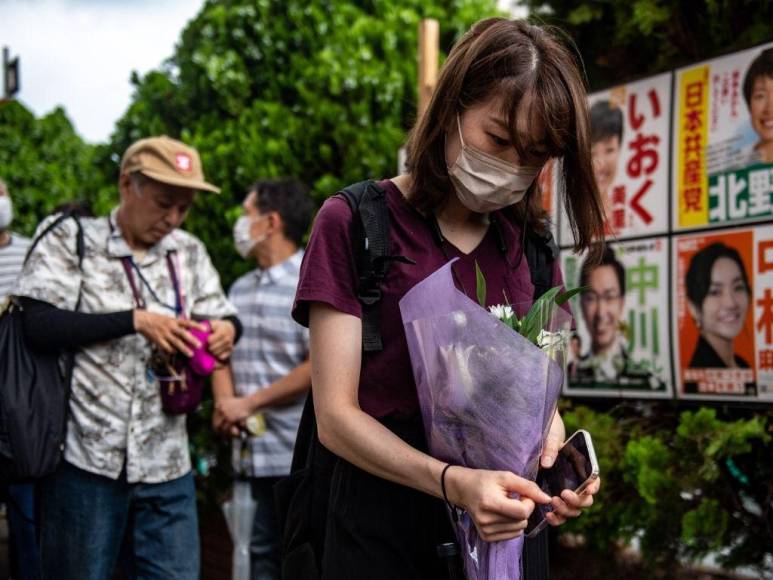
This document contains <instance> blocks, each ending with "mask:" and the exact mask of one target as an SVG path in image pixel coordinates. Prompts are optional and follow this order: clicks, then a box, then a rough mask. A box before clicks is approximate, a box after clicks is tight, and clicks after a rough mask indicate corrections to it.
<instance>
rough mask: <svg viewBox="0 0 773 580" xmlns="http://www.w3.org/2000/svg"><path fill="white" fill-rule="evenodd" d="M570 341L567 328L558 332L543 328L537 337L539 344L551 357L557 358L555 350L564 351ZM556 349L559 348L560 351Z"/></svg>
mask: <svg viewBox="0 0 773 580" xmlns="http://www.w3.org/2000/svg"><path fill="white" fill-rule="evenodd" d="M568 342H569V331H566V330H559V331H558V332H548V331H547V330H541V331H540V333H539V336H538V337H537V346H538V347H539V348H541V349H542V350H543V351H545V352H546V353H547V354H548V356H550V357H551V358H555V357H554V354H553V353H554V352H560V351H563V350H564V348H565V346H566V344H567V343H568ZM556 349H558V351H557V350H556Z"/></svg>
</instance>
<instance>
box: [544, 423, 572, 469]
mask: <svg viewBox="0 0 773 580" xmlns="http://www.w3.org/2000/svg"><path fill="white" fill-rule="evenodd" d="M565 440H566V429H565V428H564V420H563V419H562V418H561V414H560V413H559V412H558V410H556V412H555V413H554V414H553V421H552V422H551V423H550V429H549V430H548V436H547V438H546V439H545V447H544V449H543V450H542V457H540V462H539V464H540V465H541V466H542V467H544V468H545V469H547V468H549V467H553V464H554V463H555V462H556V457H558V450H559V449H561V446H562V445H563V444H564V441H565Z"/></svg>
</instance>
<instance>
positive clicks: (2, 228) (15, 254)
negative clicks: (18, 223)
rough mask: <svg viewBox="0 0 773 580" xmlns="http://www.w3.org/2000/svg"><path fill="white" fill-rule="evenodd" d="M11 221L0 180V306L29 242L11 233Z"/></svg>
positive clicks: (10, 206) (10, 207) (8, 198)
mask: <svg viewBox="0 0 773 580" xmlns="http://www.w3.org/2000/svg"><path fill="white" fill-rule="evenodd" d="M12 221H13V202H12V201H11V196H10V194H9V193H8V187H7V186H6V185H5V182H4V181H3V180H2V179H0V304H3V303H4V302H5V298H6V297H7V296H8V294H9V293H10V291H11V287H12V286H13V283H14V282H15V281H16V277H17V276H18V275H19V272H21V267H22V265H23V263H24V256H25V255H26V254H27V249H28V248H29V246H30V241H29V240H28V239H27V238H23V237H22V236H19V235H17V234H14V233H13V232H11V230H10V227H11V222H12Z"/></svg>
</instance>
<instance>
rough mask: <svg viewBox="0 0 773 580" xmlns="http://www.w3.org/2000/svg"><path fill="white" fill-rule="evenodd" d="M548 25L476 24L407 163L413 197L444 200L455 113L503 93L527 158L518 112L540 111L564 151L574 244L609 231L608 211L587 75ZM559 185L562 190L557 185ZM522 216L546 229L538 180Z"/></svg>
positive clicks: (429, 204)
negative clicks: (597, 167)
mask: <svg viewBox="0 0 773 580" xmlns="http://www.w3.org/2000/svg"><path fill="white" fill-rule="evenodd" d="M557 36H558V35H557V34H556V33H554V32H552V31H550V30H549V29H548V28H543V27H539V26H534V25H531V24H529V23H527V22H525V21H522V20H506V19H503V18H490V19H487V20H481V21H480V22H478V23H477V24H475V25H474V26H473V27H472V29H470V30H469V31H468V32H467V33H466V34H465V35H464V36H463V37H462V38H461V40H459V42H458V43H457V44H456V45H455V46H454V48H453V49H452V50H451V53H450V54H449V55H448V60H447V61H446V63H445V64H444V65H443V69H442V71H441V73H440V78H439V80H438V85H437V88H436V89H435V93H434V94H433V96H432V99H431V101H430V104H429V106H428V108H427V111H426V112H425V114H424V115H422V117H421V118H420V119H419V120H418V122H417V124H416V125H415V127H414V128H413V130H412V131H411V134H410V136H409V138H408V143H407V149H408V159H407V166H408V170H409V171H410V172H411V176H412V178H413V184H412V187H411V192H410V196H409V197H410V200H411V203H412V204H413V205H414V206H415V207H416V208H417V209H418V210H419V211H421V212H422V213H429V212H433V211H436V210H437V209H438V208H440V207H442V206H443V204H444V203H445V201H446V199H447V196H448V194H449V192H451V191H453V185H452V183H451V181H450V179H449V176H448V168H447V165H446V159H445V137H446V132H447V131H448V130H449V128H450V127H453V126H454V125H455V123H456V115H457V114H458V113H461V112H463V111H465V110H467V109H469V108H470V107H473V106H475V105H479V104H482V103H485V102H488V101H489V100H490V99H492V98H494V97H497V96H501V97H502V99H503V107H504V110H503V114H504V115H505V118H506V119H507V124H508V126H509V127H510V133H511V134H510V138H511V141H512V143H514V144H515V147H516V149H517V151H518V154H519V156H520V157H521V158H528V157H529V155H528V151H529V150H530V148H531V147H532V146H533V145H534V144H533V143H525V142H523V139H522V136H521V135H519V134H518V131H517V127H518V124H517V123H516V119H517V118H518V116H519V115H526V117H525V118H526V119H537V120H539V121H540V122H541V124H542V125H543V126H544V128H545V137H544V147H545V148H546V150H547V153H548V155H549V156H550V157H553V158H561V160H562V163H561V164H560V167H561V175H562V176H563V179H562V180H561V179H559V183H561V182H563V183H562V185H563V188H565V189H564V191H563V199H564V205H565V207H566V213H567V216H568V217H569V224H570V227H571V229H572V232H573V233H574V238H575V241H576V245H575V249H576V250H578V251H579V250H583V249H586V248H589V247H590V246H591V243H592V241H593V240H594V239H603V235H604V228H603V222H604V213H603V209H602V207H603V206H602V204H601V200H600V197H599V192H598V188H597V187H596V182H595V180H594V178H593V169H592V165H591V145H590V123H589V121H588V105H587V101H586V96H587V95H586V89H585V83H584V81H583V79H582V77H581V75H580V72H579V70H578V65H577V61H576V60H575V58H574V56H573V55H572V53H571V52H570V51H569V50H568V49H567V48H566V47H565V46H564V45H563V44H562V43H561V42H559V41H558V40H557ZM559 193H561V192H560V191H559ZM513 210H514V211H515V214H516V218H517V219H519V220H523V221H525V222H526V223H527V224H528V226H527V227H529V228H531V229H534V230H536V231H543V230H544V228H545V227H546V224H547V216H546V215H545V212H544V211H543V210H542V204H541V194H540V192H539V190H538V185H537V181H536V180H535V182H534V184H532V186H531V188H530V189H529V191H528V192H527V195H526V198H525V201H524V202H522V203H518V204H516V205H515V206H514V207H513Z"/></svg>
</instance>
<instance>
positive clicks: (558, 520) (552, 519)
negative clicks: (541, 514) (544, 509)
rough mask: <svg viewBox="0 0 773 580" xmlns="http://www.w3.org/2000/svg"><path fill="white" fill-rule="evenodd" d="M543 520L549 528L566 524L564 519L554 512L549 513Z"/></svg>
mask: <svg viewBox="0 0 773 580" xmlns="http://www.w3.org/2000/svg"><path fill="white" fill-rule="evenodd" d="M545 519H546V520H547V521H548V524H549V525H551V526H560V525H561V524H563V523H565V522H566V518H565V517H563V516H561V515H559V514H557V513H555V512H549V513H548V514H546V515H545Z"/></svg>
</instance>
